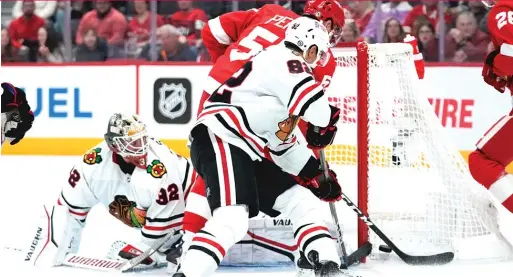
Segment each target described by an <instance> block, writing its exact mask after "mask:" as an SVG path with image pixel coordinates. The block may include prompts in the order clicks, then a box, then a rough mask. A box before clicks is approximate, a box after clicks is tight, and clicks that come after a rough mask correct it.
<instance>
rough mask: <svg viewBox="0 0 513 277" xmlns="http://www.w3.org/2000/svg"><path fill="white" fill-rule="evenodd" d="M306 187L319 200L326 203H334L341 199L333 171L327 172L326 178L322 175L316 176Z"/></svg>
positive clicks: (340, 192) (340, 190)
mask: <svg viewBox="0 0 513 277" xmlns="http://www.w3.org/2000/svg"><path fill="white" fill-rule="evenodd" d="M311 183H315V184H311V185H310V186H308V189H310V191H311V192H312V193H313V194H314V195H315V196H316V197H317V198H319V199H321V200H322V201H326V202H335V201H339V200H340V199H342V188H341V187H340V184H339V183H338V180H337V174H335V171H333V170H331V169H330V170H329V171H328V178H326V177H324V173H323V174H320V175H318V176H316V177H315V178H314V179H313V180H312V181H311Z"/></svg>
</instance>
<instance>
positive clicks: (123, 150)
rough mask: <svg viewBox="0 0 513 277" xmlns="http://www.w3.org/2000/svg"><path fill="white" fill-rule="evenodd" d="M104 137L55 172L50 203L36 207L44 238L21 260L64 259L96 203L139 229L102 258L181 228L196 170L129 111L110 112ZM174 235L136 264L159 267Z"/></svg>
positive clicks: (131, 252) (124, 255)
mask: <svg viewBox="0 0 513 277" xmlns="http://www.w3.org/2000/svg"><path fill="white" fill-rule="evenodd" d="M104 137H105V140H104V141H103V142H101V143H100V144H98V145H96V146H94V147H93V148H92V149H91V150H89V151H87V153H85V154H84V155H83V157H82V158H81V159H80V161H78V163H77V164H75V166H74V167H73V168H72V169H71V171H70V174H69V176H66V177H65V178H61V180H62V183H63V188H62V191H61V193H60V195H59V198H58V201H57V205H55V206H53V207H49V206H44V210H42V211H41V214H42V216H41V220H40V222H39V223H38V229H39V230H41V233H40V234H39V239H40V240H41V241H42V242H45V241H47V243H39V244H37V245H36V246H35V247H34V249H30V250H29V253H28V254H27V255H26V257H27V258H26V261H28V262H31V263H33V264H35V265H37V266H44V267H52V266H59V265H62V264H63V263H66V262H69V257H71V256H72V255H73V254H76V253H77V251H78V248H79V246H80V242H81V235H82V230H83V228H84V225H85V223H86V219H87V215H88V212H89V211H90V210H91V208H92V207H93V206H95V205H97V204H103V205H104V206H105V207H107V208H108V211H109V213H110V214H111V215H112V216H113V217H114V218H116V219H117V220H119V221H121V222H122V223H124V224H125V225H127V226H128V227H131V228H137V229H140V230H141V240H140V243H137V242H134V243H132V244H126V245H125V244H124V243H122V244H121V245H117V247H119V251H116V253H114V254H115V255H114V256H112V257H109V258H110V259H114V260H122V259H126V260H128V259H131V258H133V257H134V256H138V255H139V254H141V253H142V252H143V251H146V250H147V249H148V248H150V247H153V246H154V245H155V244H156V241H158V240H160V239H161V238H163V237H165V236H166V235H167V234H168V233H173V234H175V233H177V231H179V230H181V227H182V218H183V210H184V207H185V198H186V196H187V193H188V190H189V189H190V187H191V184H192V183H194V182H195V181H196V178H195V176H197V175H196V174H195V173H194V171H193V168H192V166H191V165H190V163H189V162H188V160H187V159H185V158H183V157H181V156H179V155H177V154H175V153H174V152H173V151H171V150H169V149H168V148H167V147H166V146H165V145H163V144H162V143H161V142H160V141H159V140H157V139H154V138H151V137H149V136H148V135H147V131H146V125H145V124H144V123H143V122H142V121H141V120H140V119H139V117H138V116H137V115H125V114H121V113H115V114H114V115H112V117H111V118H110V120H109V122H108V126H107V132H106V133H105V136H104ZM63 177H64V176H63ZM98 228H102V226H98ZM178 237H179V235H178V234H177V235H176V236H173V237H171V239H169V240H168V241H166V242H165V243H164V244H163V245H162V246H161V247H160V248H159V249H158V251H157V252H156V253H155V254H153V255H151V256H150V257H148V259H147V260H145V261H143V265H141V266H155V265H163V266H165V265H167V262H166V257H165V256H166V255H165V253H166V252H167V250H169V249H170V248H171V247H172V245H173V243H174V242H175V241H177V239H178ZM105 254H106V255H107V253H105ZM98 258H104V257H98ZM68 265H69V263H68Z"/></svg>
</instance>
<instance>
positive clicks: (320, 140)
mask: <svg viewBox="0 0 513 277" xmlns="http://www.w3.org/2000/svg"><path fill="white" fill-rule="evenodd" d="M330 109H331V118H330V123H329V124H328V126H327V127H325V128H320V127H317V126H315V125H312V124H311V123H308V128H307V130H306V135H305V138H306V142H307V143H308V147H309V148H311V149H315V150H318V149H323V148H325V147H326V146H328V145H331V144H332V143H333V140H334V139H335V135H336V134H337V130H338V129H337V126H336V124H337V122H338V120H339V118H340V109H339V108H336V107H334V106H331V105H330Z"/></svg>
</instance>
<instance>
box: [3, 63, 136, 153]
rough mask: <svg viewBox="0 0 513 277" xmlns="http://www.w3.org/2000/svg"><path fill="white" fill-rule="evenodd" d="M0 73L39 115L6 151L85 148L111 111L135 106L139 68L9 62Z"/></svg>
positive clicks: (100, 134) (131, 109)
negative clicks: (23, 95) (16, 88)
mask: <svg viewBox="0 0 513 277" xmlns="http://www.w3.org/2000/svg"><path fill="white" fill-rule="evenodd" d="M0 76H1V77H2V81H7V82H10V83H12V84H14V85H15V86H18V87H20V88H22V89H23V90H25V93H26V94H27V100H28V102H29V104H30V106H31V107H32V110H33V112H34V115H35V120H34V124H33V127H32V128H31V129H30V130H29V132H28V133H27V135H26V137H25V139H24V140H23V141H22V143H20V144H18V145H16V147H14V146H13V147H6V149H5V150H4V151H3V152H4V153H6V152H7V153H9V152H11V151H13V152H14V153H18V154H19V153H21V154H23V153H24V152H36V153H40V154H52V153H53V154H67V153H69V152H73V151H80V152H84V151H85V150H87V149H88V148H89V147H92V146H94V144H91V143H97V142H98V141H99V139H98V138H101V137H103V134H104V133H105V131H106V128H107V122H108V119H109V118H110V116H111V115H112V113H114V112H117V111H124V112H129V113H135V110H136V83H137V82H136V78H135V77H136V67H135V66H8V67H2V68H1V69H0ZM127 76H128V78H127ZM80 152H78V153H80ZM78 153H77V154H78Z"/></svg>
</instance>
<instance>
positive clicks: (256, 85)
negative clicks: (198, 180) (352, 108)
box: [196, 43, 331, 175]
mask: <svg viewBox="0 0 513 277" xmlns="http://www.w3.org/2000/svg"><path fill="white" fill-rule="evenodd" d="M330 111H331V109H330V108H329V103H328V97H326V96H325V95H324V88H323V86H322V84H321V83H319V82H316V81H315V80H314V78H313V76H312V72H311V69H310V67H309V66H308V65H307V64H306V63H305V61H304V59H303V57H302V56H298V55H297V54H294V53H293V51H292V50H290V49H288V48H286V47H285V45H284V44H283V43H280V44H278V45H274V46H270V47H268V48H266V49H265V50H263V51H262V52H260V53H259V54H257V55H256V56H254V57H253V58H251V59H250V60H249V61H248V62H246V63H245V64H244V65H243V67H242V69H241V70H239V71H238V72H237V73H236V74H235V75H234V76H233V77H232V78H229V79H228V80H227V81H226V83H225V84H223V85H222V86H221V87H220V88H219V89H218V90H216V91H215V92H214V93H213V94H212V95H211V96H210V98H209V99H208V101H207V102H205V107H204V109H203V112H202V113H201V114H200V115H199V117H198V120H197V122H196V125H197V124H204V125H206V126H207V127H208V128H209V129H210V130H211V131H212V132H213V133H214V134H215V135H217V136H218V137H219V138H221V139H222V140H223V141H225V142H227V143H230V144H232V145H234V146H237V147H238V148H240V149H242V150H244V151H245V152H246V153H247V154H248V155H249V156H250V157H251V158H252V159H253V160H261V159H262V158H264V157H265V152H264V149H265V148H266V147H268V148H269V151H270V154H271V156H272V159H273V161H274V162H275V163H276V164H277V165H278V166H280V167H281V168H282V169H283V170H285V171H287V172H289V173H291V174H294V175H297V174H299V172H300V171H301V169H303V167H304V165H305V164H306V162H307V161H308V159H310V157H311V156H312V151H311V150H310V149H308V148H307V147H306V145H305V144H299V143H298V140H297V137H296V135H295V134H294V130H295V127H296V124H297V121H298V120H299V118H303V119H305V120H306V121H308V122H310V123H312V124H313V125H315V126H320V127H325V126H327V125H328V124H329V121H330V115H331V112H330Z"/></svg>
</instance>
